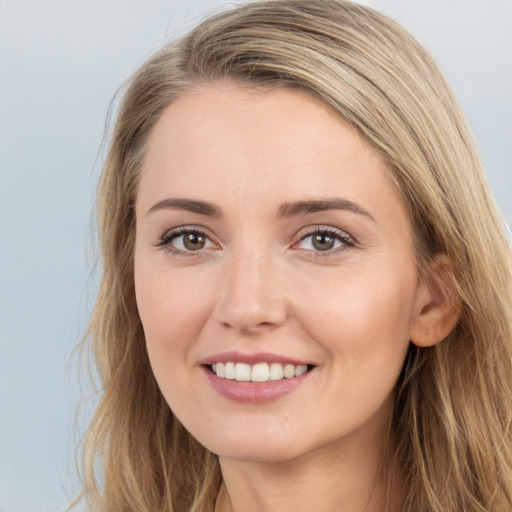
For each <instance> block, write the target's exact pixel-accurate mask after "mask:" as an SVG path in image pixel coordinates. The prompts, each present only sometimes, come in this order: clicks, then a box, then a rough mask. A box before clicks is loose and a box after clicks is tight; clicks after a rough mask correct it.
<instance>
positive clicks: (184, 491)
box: [83, 0, 512, 512]
mask: <svg viewBox="0 0 512 512" xmlns="http://www.w3.org/2000/svg"><path fill="white" fill-rule="evenodd" d="M98 221H99V228H100V230H99V233H100V243H101V248H102V256H103V271H104V273H103V280H102V283H101V288H100V292H99V296H98V299H97V302H96V307H95V310H94V314H93V317H92V320H91V325H90V330H89V333H88V334H89V340H90V343H91V344H92V348H93V351H94V354H95V357H96V363H97V365H98V368H99V375H100V378H101V380H102V385H103V396H102V399H101V402H100V404H99V406H98V409H97V412H96V415H95V416H94V419H93V421H92V424H91V427H90V430H89V432H88V435H87V438H86V442H85V447H84V448H85V452H84V453H85V458H84V461H85V465H84V468H85V472H84V491H83V495H84V497H85V498H86V500H87V502H88V504H89V507H90V509H91V510H102V511H111V510H112V511H114V510H116V511H121V510H122V511H133V510H137V511H148V512H155V511H157V510H162V511H164V510H165V511H168V510H174V511H179V512H184V511H208V512H209V511H212V510H217V511H219V512H226V511H233V512H240V511H273V510H279V511H287V510H292V509H293V510H323V511H331V510H332V511H348V510H350V511H354V510H361V511H362V510H365V511H372V512H382V511H397V510H400V511H410V512H412V511H414V512H418V511H425V512H426V511H443V512H444V511H450V512H455V511H460V510H464V511H466V512H477V511H480V512H482V511H492V512H503V511H504V510H509V509H510V508H511V506H512V483H511V482H512V479H511V476H512V451H511V448H512V446H511V432H510V423H511V411H512V406H511V396H512V393H511V391H512V389H511V387H512V368H511V361H512V359H511V341H512V324H511V304H512V297H511V290H512V286H511V283H512V274H511V253H510V247H509V245H508V242H507V239H506V234H505V230H504V225H503V222H502V220H501V218H500V216H499V213H498V211H497V208H496V206H495V204H494V201H493V199H492V197H491V194H490V192H489V189H488V186H487V184H486V182H485V178H484V176H483V172H482V168H481V163H480V160H479V156H478V152H477V150H476V148H475V144H474V141H473V139H472V136H471V134H470V131H469V129H468V127H467V125H466V122H465V121H464V119H463V116H462V114H461V112H460V109H459V107H458V106H457V103H456V101H455V99H454V98H453V95H452V93H451V92H450V89H449V87H448V86H447V84H446V82H445V80H444V78H443V77H442V75H441V73H440V72H439V70H438V68H437V67H436V65H435V64H434V63H433V61H432V59H431V57H430V56H429V55H428V54H427V53H426V52H425V50H423V49H422V48H421V47H420V46H419V45H418V43H417V42H415V41H414V40H413V39H412V37H411V36H410V35H408V34H407V33H406V32H405V31H404V30H403V29H402V28H401V27H399V26H398V25H397V24H395V23H394V22H392V21H391V20H389V19H387V18H385V17H384V16H382V15H380V14H378V13H376V12H375V11H373V10H371V9H368V8H365V7H362V6H358V5H354V4H352V3H349V2H345V1H319V0H307V1H305V0H284V1H282V0H280V1H272V0H271V1H265V2H255V3H251V4H249V5H246V6H243V7H240V8H237V9H234V10H232V11H229V12H226V13H223V14H220V15H218V16H215V17H213V18H211V19H209V20H207V21H205V22H204V23H203V24H201V25H200V26H199V27H197V28H196V29H195V30H193V31H192V32H191V33H190V34H188V35H187V36H185V37H184V38H183V39H181V40H179V41H177V42H175V43H172V44H170V45H168V46H166V47H165V48H163V49H162V50H161V51H160V52H159V53H157V54H156V55H155V56H154V57H152V58H151V59H150V60H149V61H148V62H147V63H145V64H144V65H143V66H142V68H141V69H140V70H139V71H138V72H137V73H136V75H135V76H134V77H133V79H132V80H131V82H130V83H129V85H128V88H127V90H126V93H125V96H124V101H123V103H122V105H121V107H120V112H119V116H118V120H117V124H116V126H115V130H114V133H113V138H112V142H111V147H110V151H109V154H108V157H107V161H106V164H105V168H104V172H103V175H102V179H101V183H100V188H99V196H98ZM96 471H98V473H97V474H96Z"/></svg>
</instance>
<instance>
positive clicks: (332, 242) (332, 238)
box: [296, 228, 354, 256]
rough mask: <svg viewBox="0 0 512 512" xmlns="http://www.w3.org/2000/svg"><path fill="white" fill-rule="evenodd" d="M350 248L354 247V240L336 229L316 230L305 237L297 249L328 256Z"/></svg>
mask: <svg viewBox="0 0 512 512" xmlns="http://www.w3.org/2000/svg"><path fill="white" fill-rule="evenodd" d="M349 247H354V240H353V239H352V237H351V236H350V235H348V234H347V233H345V232H344V231H340V230H338V229H336V230H335V229H334V228H325V229H321V228H319V229H315V230H314V231H312V232H310V233H308V234H307V235H304V236H303V237H302V238H301V240H300V241H299V243H298V244H297V245H296V248H298V249H303V250H307V251H311V252H313V253H316V254H319V253H326V256H327V255H330V254H333V255H334V254H335V253H338V252H340V251H342V250H344V249H347V248H349Z"/></svg>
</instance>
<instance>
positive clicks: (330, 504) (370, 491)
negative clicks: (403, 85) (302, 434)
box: [216, 436, 398, 512]
mask: <svg viewBox="0 0 512 512" xmlns="http://www.w3.org/2000/svg"><path fill="white" fill-rule="evenodd" d="M363 437H365V442H364V443H362V444H361V443H358V440H357V439H351V440H346V439H345V440H342V441H336V442H334V443H331V444H329V445H326V446H323V447H322V448H321V449H318V450H314V451H311V452H307V453H305V454H302V455H301V456H299V457H296V458H294V459H292V460H287V461H279V462H253V461H237V460H233V459H226V458H223V457H220V458H219V461H220V465H221V468H222V475H223V479H224V486H223V488H222V492H221V493H220V495H219V500H218V506H217V507H216V511H218V512H296V511H297V510H304V505H305V504H307V509H308V510H322V512H385V511H387V510H395V509H397V508H398V507H396V504H388V503H387V492H386V491H387V482H386V479H385V476H384V473H385V471H384V468H383V461H384V450H385V445H386V440H387V437H384V436H381V437H379V438H374V439H372V440H369V439H368V437H366V436H363ZM393 494H394V493H393Z"/></svg>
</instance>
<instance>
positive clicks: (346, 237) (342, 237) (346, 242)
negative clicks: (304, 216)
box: [292, 225, 357, 257]
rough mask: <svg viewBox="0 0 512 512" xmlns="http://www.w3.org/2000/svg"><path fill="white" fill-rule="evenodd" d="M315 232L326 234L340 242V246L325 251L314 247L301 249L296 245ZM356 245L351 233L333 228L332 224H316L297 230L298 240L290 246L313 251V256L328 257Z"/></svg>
mask: <svg viewBox="0 0 512 512" xmlns="http://www.w3.org/2000/svg"><path fill="white" fill-rule="evenodd" d="M316 234H327V235H330V236H332V237H333V238H335V239H336V240H338V241H339V242H341V247H337V248H333V249H328V250H325V251H321V250H314V249H303V248H300V247H297V246H298V245H299V244H300V243H301V242H302V241H303V240H305V239H307V238H309V237H310V236H313V235H316ZM356 245H357V241H356V240H355V239H354V237H353V236H352V235H350V234H349V233H347V232H346V231H344V230H342V229H339V228H335V227H333V226H325V225H316V226H309V227H307V228H305V229H304V230H302V231H301V232H299V234H298V240H297V241H296V242H294V244H293V246H292V248H296V249H297V250H303V251H305V252H310V253H314V254H315V256H320V257H329V256H332V255H334V254H337V253H339V252H342V251H345V250H347V249H351V248H353V247H355V246H356Z"/></svg>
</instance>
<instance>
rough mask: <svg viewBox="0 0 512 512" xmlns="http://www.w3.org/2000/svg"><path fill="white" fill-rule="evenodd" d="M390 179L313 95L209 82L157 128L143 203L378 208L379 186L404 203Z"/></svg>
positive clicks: (363, 142)
mask: <svg viewBox="0 0 512 512" xmlns="http://www.w3.org/2000/svg"><path fill="white" fill-rule="evenodd" d="M389 174H390V172H389V169H388V168H387V166H386V164H385V162H384V161H383V160H382V159H381V158H380V157H379V155H378V154H377V152H376V151H375V150H374V149H373V148H372V147H371V146H370V145H369V143H368V142H367V141H366V140H365V139H363V138H362V137H360V136H359V135H358V133H357V132H356V131H355V130H354V129H353V128H352V127H351V126H350V125H349V124H348V123H347V122H345V121H344V120H343V119H342V118H341V117H340V116H338V115H336V114H334V113H333V112H332V110H331V109H329V107H327V106H326V105H325V104H323V103H322V102H320V101H319V100H317V99H315V98H313V97H312V96H310V95H308V94H306V93H303V92H301V91H298V90H295V89H290V88H279V89H273V90H266V91H261V90H253V89H246V88H241V87H238V86H237V85H235V84H231V83H222V84H211V85H202V86H200V87H197V88H195V89H193V90H191V91H190V92H188V93H187V94H185V95H184V96H182V97H180V98H179V99H177V100H176V101H174V102H173V103H172V104H171V105H169V106H168V107H167V109H166V110H165V111H164V113H163V114H162V116H161V118H160V119H159V121H158V122H157V124H156V125H155V127H154V129H153V132H152V133H151V136H150V138H149V141H148V145H147V148H146V157H145V160H144V165H143V170H142V176H141V180H140V188H139V199H140V200H141V201H144V202H145V200H146V197H147V196H151V197H152V199H154V200H155V201H156V200H157V199H161V198H163V196H164V195H165V194H172V195H174V196H176V195H181V196H187V197H188V196H192V197H194V198H197V199H204V200H208V201H212V200H213V199H215V198H212V197H211V196H212V195H213V196H215V195H219V196H221V197H223V198H227V197H230V198H232V199H233V200H234V198H236V199H237V201H244V202H245V204H248V203H249V202H250V201H251V200H259V199H261V198H263V197H264V198H265V201H266V203H268V204H270V203H272V202H273V200H274V198H275V201H276V202H277V201H283V200H298V199H302V198H303V197H304V196H307V195H308V194H309V195H311V194H312V195H316V196H326V197H327V196H331V197H332V196H338V195H340V194H343V195H344V196H347V197H348V198H349V199H356V198H355V197H354V198H352V197H350V196H351V195H355V196H358V197H357V199H358V200H360V201H364V202H370V203H371V202H372V201H374V200H375V197H372V194H371V193H370V192H372V193H373V192H375V191H377V192H378V191H379V187H380V193H381V194H384V195H386V194H387V195H389V194H391V195H394V198H395V199H398V194H397V192H396V190H395V187H394V185H393V183H392V180H391V179H390V176H389ZM374 185H377V187H375V186H374ZM159 195H160V196H162V197H157V196H159ZM285 196H286V197H285ZM148 206H149V205H148Z"/></svg>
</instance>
